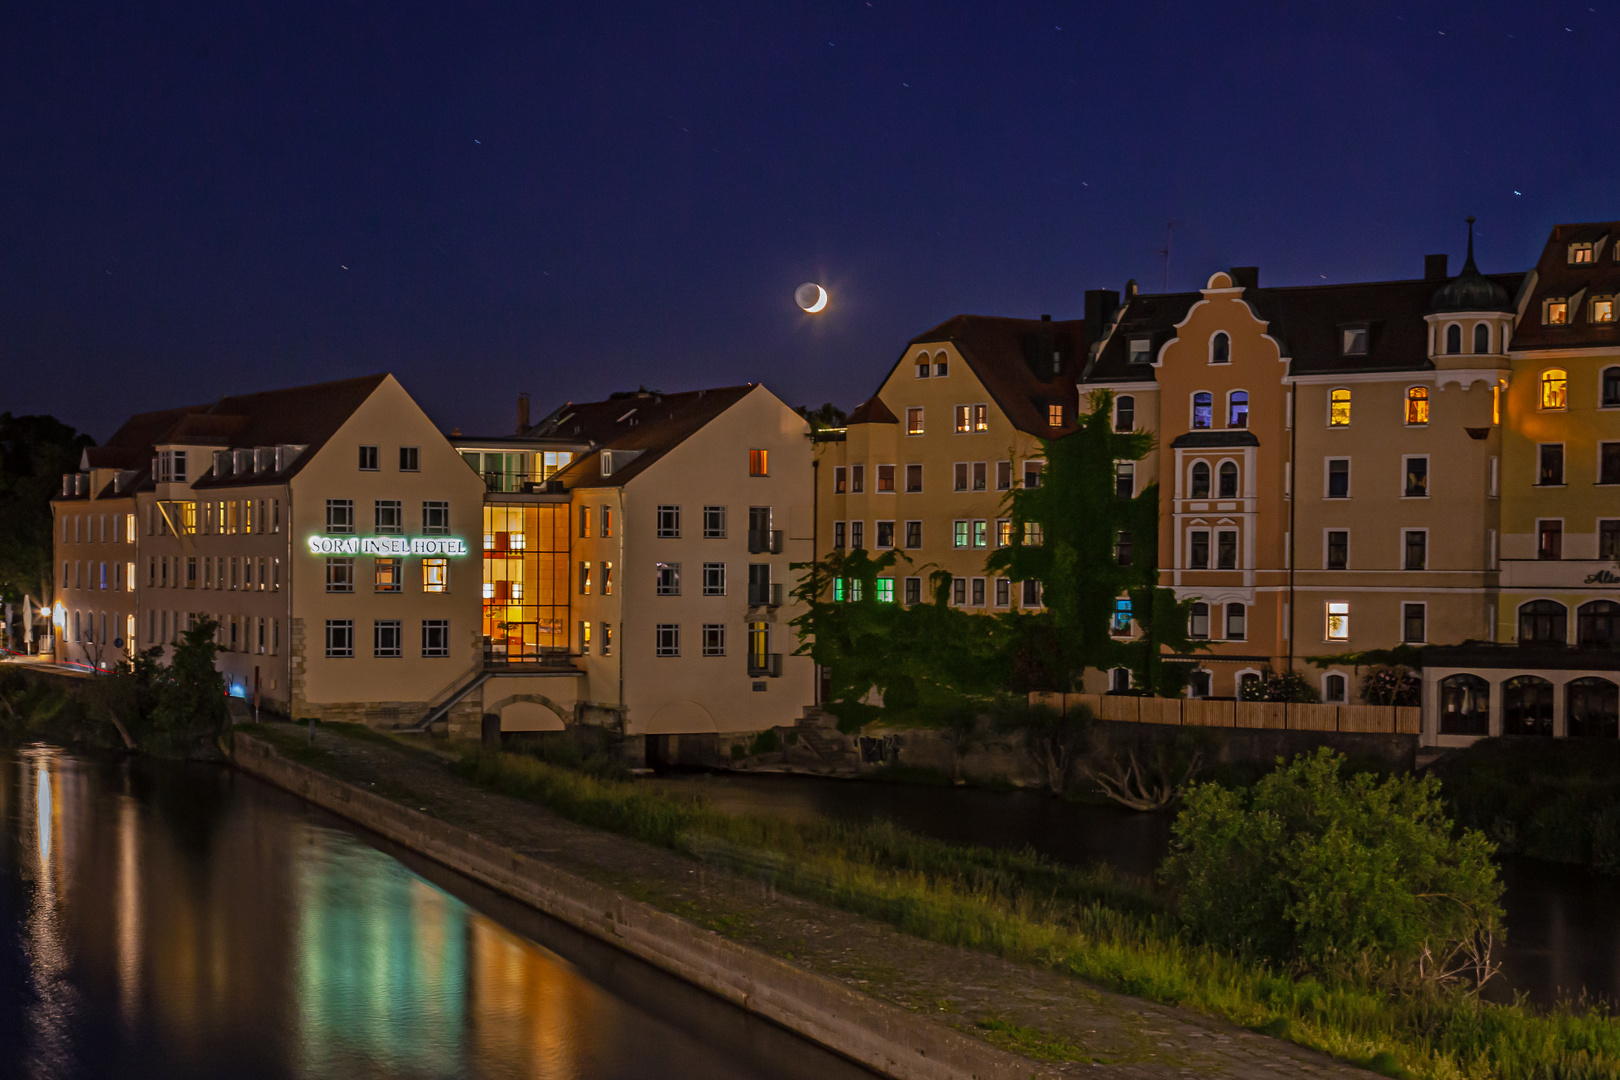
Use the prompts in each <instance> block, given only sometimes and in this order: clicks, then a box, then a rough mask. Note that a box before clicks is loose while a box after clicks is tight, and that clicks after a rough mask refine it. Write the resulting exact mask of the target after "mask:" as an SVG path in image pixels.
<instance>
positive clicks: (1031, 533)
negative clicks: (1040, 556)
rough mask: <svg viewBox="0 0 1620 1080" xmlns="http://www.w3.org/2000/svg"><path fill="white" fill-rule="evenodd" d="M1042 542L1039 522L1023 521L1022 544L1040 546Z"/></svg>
mask: <svg viewBox="0 0 1620 1080" xmlns="http://www.w3.org/2000/svg"><path fill="white" fill-rule="evenodd" d="M1043 542H1044V538H1043V536H1042V534H1041V523H1040V522H1038V521H1026V522H1024V544H1025V546H1026V547H1040V546H1041V544H1042V543H1043Z"/></svg>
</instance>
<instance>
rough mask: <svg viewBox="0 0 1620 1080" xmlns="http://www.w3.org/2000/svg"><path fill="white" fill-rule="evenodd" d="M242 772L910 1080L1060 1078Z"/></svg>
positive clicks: (915, 1019) (786, 969)
mask: <svg viewBox="0 0 1620 1080" xmlns="http://www.w3.org/2000/svg"><path fill="white" fill-rule="evenodd" d="M234 742H235V745H234V749H233V752H232V758H233V760H234V761H235V763H236V764H237V766H238V767H239V768H241V769H242V770H243V771H244V772H247V773H250V774H252V775H254V776H257V777H259V778H260V779H262V780H266V781H268V782H270V783H272V784H274V785H276V786H277V787H280V788H284V789H285V790H287V791H290V792H292V793H293V794H295V795H298V796H301V797H302V798H305V799H307V800H309V801H310V802H312V803H314V804H316V805H317V806H320V807H322V808H323V809H326V810H329V811H331V812H332V813H334V814H337V815H339V816H341V817H344V818H347V819H348V820H350V821H352V822H354V823H356V824H357V825H361V826H363V827H365V828H367V829H370V830H371V831H373V832H376V833H378V834H380V835H382V836H385V837H387V838H388V839H389V840H392V841H393V842H395V843H397V844H400V845H401V846H403V847H407V848H410V849H411V850H413V851H416V852H419V853H420V854H422V855H425V856H427V857H428V858H430V859H433V860H435V861H436V862H440V863H443V864H444V865H445V866H448V867H450V868H451V869H452V870H455V871H457V872H459V873H462V874H465V875H467V876H468V877H470V878H473V879H475V880H477V881H480V882H483V883H484V884H485V885H488V886H490V887H492V888H494V889H497V890H499V891H501V892H503V893H505V894H507V895H508V896H512V897H514V898H516V899H518V900H521V901H522V902H523V903H526V904H529V905H530V906H532V907H534V908H537V909H539V910H540V911H542V912H544V913H546V914H547V915H550V916H551V917H553V918H555V919H558V920H560V921H562V922H564V923H567V924H568V925H570V926H573V927H575V928H576V929H579V930H582V931H584V932H585V933H588V934H590V935H592V936H593V937H597V938H600V939H601V940H603V941H606V942H608V943H610V944H612V945H614V946H616V947H618V948H620V949H623V950H624V951H625V952H627V953H629V954H631V955H632V956H635V957H638V958H639V959H641V960H644V961H646V962H647V963H649V964H652V965H653V966H654V967H657V968H660V969H662V970H664V971H667V972H669V973H670V974H672V975H675V976H678V977H679V978H682V979H684V980H686V981H687V982H690V983H692V984H693V985H696V986H699V987H701V988H703V989H705V990H707V991H709V992H710V993H712V994H715V995H717V996H719V997H721V998H724V999H725V1000H726V1001H729V1002H731V1003H732V1004H733V1005H736V1006H738V1007H739V1008H743V1009H746V1010H748V1011H749V1012H752V1013H755V1014H757V1015H759V1016H763V1017H765V1018H766V1019H768V1020H771V1021H773V1022H775V1023H777V1024H780V1025H781V1026H783V1027H784V1028H787V1029H788V1030H789V1031H792V1032H794V1033H795V1034H798V1035H800V1036H802V1037H804V1038H806V1039H809V1040H811V1041H812V1042H816V1043H819V1044H820V1045H822V1046H825V1047H827V1048H828V1049H830V1050H833V1051H834V1052H836V1053H839V1054H842V1055H843V1056H844V1057H847V1058H849V1059H850V1060H852V1061H856V1062H859V1063H860V1064H862V1065H864V1066H866V1067H867V1068H869V1069H873V1070H875V1071H876V1072H878V1073H881V1074H882V1075H884V1076H891V1077H896V1078H904V1080H913V1078H915V1080H992V1078H994V1080H1002V1078H1005V1080H1015V1078H1016V1080H1026V1078H1031V1077H1039V1076H1056V1075H1057V1074H1056V1072H1055V1071H1054V1070H1051V1069H1048V1068H1045V1067H1043V1066H1041V1065H1038V1064H1037V1063H1035V1062H1032V1061H1030V1060H1028V1059H1026V1058H1022V1057H1018V1056H1016V1055H1014V1054H1010V1053H1007V1052H1004V1051H1001V1050H998V1049H996V1048H995V1047H993V1046H990V1045H989V1044H987V1043H984V1042H981V1041H979V1040H978V1039H974V1038H971V1037H969V1036H966V1035H963V1034H961V1033H959V1032H957V1031H953V1030H952V1029H950V1028H948V1027H946V1026H944V1025H943V1024H939V1023H936V1022H934V1021H932V1020H929V1019H927V1018H925V1017H921V1016H918V1015H916V1014H914V1013H910V1012H907V1011H906V1010H904V1009H901V1008H899V1007H897V1006H894V1005H889V1004H887V1003H885V1002H881V1001H878V1000H876V999H874V998H870V997H867V996H866V995H864V994H861V993H858V992H856V991H854V990H851V989H849V988H848V987H846V986H844V985H843V984H841V983H838V982H835V981H834V980H832V979H828V978H825V977H824V976H821V975H817V974H815V973H814V972H810V971H806V970H804V969H803V968H800V967H796V966H794V965H793V964H790V963H788V962H786V961H785V960H779V959H777V958H776V957H773V956H769V955H767V954H765V953H762V952H759V951H757V950H754V949H750V948H747V947H745V946H743V945H739V944H737V943H736V942H733V941H729V940H727V939H726V938H723V937H721V936H720V935H718V934H715V933H713V932H712V931H709V930H705V929H703V928H701V927H699V926H697V925H696V924H694V923H691V922H688V921H687V920H685V919H682V918H679V917H677V916H674V915H671V914H669V913H667V912H664V911H660V910H659V909H657V908H655V907H652V906H651V905H649V904H644V903H641V902H640V901H637V900H632V899H630V898H629V897H627V896H625V895H623V894H622V893H618V892H615V891H613V890H612V889H608V888H605V887H603V886H601V885H597V884H595V883H593V882H590V881H586V880H585V879H583V878H580V877H577V876H575V875H573V874H569V873H567V872H565V871H563V870H560V869H558V868H557V867H555V866H552V865H550V864H548V863H546V862H543V861H541V860H539V859H534V858H530V857H529V856H527V855H522V854H519V853H518V852H515V851H513V850H511V849H509V848H504V847H501V846H500V845H498V844H495V843H492V842H491V841H489V840H486V839H485V838H483V837H481V836H479V835H477V834H476V833H471V832H468V831H467V830H465V829H461V828H457V827H455V826H453V825H447V824H445V823H444V822H442V821H439V820H437V819H435V818H432V817H429V816H428V815H427V814H424V813H420V812H418V811H415V810H411V809H409V808H408V807H404V806H401V805H399V804H398V803H395V802H393V801H391V800H389V799H385V798H383V797H382V796H380V795H376V794H374V793H372V792H370V791H365V790H362V789H361V788H358V787H355V786H354V785H352V784H346V783H344V782H343V781H341V780H335V779H333V778H332V777H330V776H327V775H326V774H325V773H322V772H320V771H318V770H315V769H312V768H309V767H308V766H305V765H301V764H299V763H297V762H295V761H290V760H288V759H287V758H284V757H282V756H281V755H280V754H278V753H277V752H276V751H275V749H274V748H273V747H271V746H270V745H269V744H267V743H265V742H263V741H262V740H259V739H255V738H252V737H251V736H248V735H243V734H240V733H238V734H237V735H236V736H235V740H234Z"/></svg>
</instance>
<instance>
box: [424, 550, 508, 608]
mask: <svg viewBox="0 0 1620 1080" xmlns="http://www.w3.org/2000/svg"><path fill="white" fill-rule="evenodd" d="M514 588H520V586H516V585H514ZM422 591H423V592H449V591H450V560H449V559H423V560H422ZM516 597H517V593H516V592H514V593H513V598H514V599H516Z"/></svg>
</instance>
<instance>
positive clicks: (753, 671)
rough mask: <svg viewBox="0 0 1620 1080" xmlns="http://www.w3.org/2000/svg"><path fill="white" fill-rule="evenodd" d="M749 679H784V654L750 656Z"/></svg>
mask: <svg viewBox="0 0 1620 1080" xmlns="http://www.w3.org/2000/svg"><path fill="white" fill-rule="evenodd" d="M777 588H781V586H780V585H778V586H777ZM761 661H763V663H761ZM748 677H749V678H751V679H780V678H781V677H782V654H781V653H779V652H773V653H766V654H765V655H764V656H750V657H749V658H748Z"/></svg>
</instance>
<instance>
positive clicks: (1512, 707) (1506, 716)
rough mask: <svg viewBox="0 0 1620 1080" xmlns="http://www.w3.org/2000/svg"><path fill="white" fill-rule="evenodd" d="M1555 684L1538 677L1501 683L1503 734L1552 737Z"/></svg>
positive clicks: (1525, 677) (1515, 677)
mask: <svg viewBox="0 0 1620 1080" xmlns="http://www.w3.org/2000/svg"><path fill="white" fill-rule="evenodd" d="M1552 733H1553V684H1552V683H1550V682H1548V681H1547V680H1546V679H1543V678H1542V677H1541V676H1539V675H1516V676H1514V677H1513V678H1511V679H1509V680H1508V681H1507V682H1505V683H1503V684H1502V734H1504V735H1551V734H1552Z"/></svg>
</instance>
